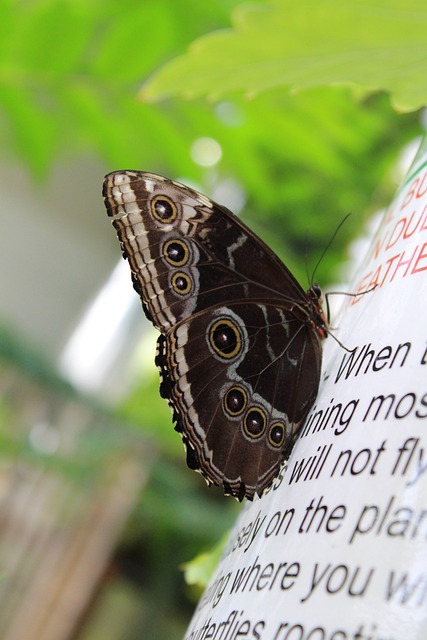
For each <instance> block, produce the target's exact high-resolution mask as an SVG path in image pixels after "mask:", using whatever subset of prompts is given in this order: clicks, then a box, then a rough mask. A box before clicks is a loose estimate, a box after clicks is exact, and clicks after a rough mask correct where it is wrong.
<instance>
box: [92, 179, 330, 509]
mask: <svg viewBox="0 0 427 640" xmlns="http://www.w3.org/2000/svg"><path fill="white" fill-rule="evenodd" d="M104 197H105V203H106V207H107V211H108V215H109V216H110V217H111V218H112V220H113V224H114V226H115V228H116V230H117V233H118V236H119V240H120V242H121V246H122V250H123V255H124V257H125V258H127V259H128V261H129V264H130V267H131V271H132V280H133V284H134V287H135V289H136V290H137V292H138V293H139V294H140V296H141V298H142V301H143V306H144V309H145V310H146V313H147V315H148V317H149V318H150V319H151V320H152V322H153V324H154V325H155V326H156V327H157V328H158V329H159V330H160V331H161V333H162V336H161V338H160V340H159V348H158V355H157V364H158V365H159V367H160V370H161V374H162V384H161V393H162V395H163V396H164V397H166V398H167V399H168V401H169V402H170V404H171V406H172V408H173V411H174V418H175V420H176V422H177V425H176V428H177V430H178V431H179V432H180V433H181V435H182V438H183V440H184V443H185V445H186V447H187V459H188V463H189V466H191V467H192V468H196V469H198V470H199V471H201V473H202V474H203V476H204V477H205V479H206V480H207V481H208V483H214V484H218V485H222V486H223V488H224V491H225V493H230V494H232V495H234V496H236V497H237V498H239V499H242V498H243V497H246V498H248V499H252V498H253V497H254V495H255V494H258V495H262V493H263V492H264V491H265V489H266V488H268V486H269V485H270V484H271V482H272V480H273V479H274V477H275V476H276V475H277V473H278V471H279V468H280V465H281V463H282V461H283V459H284V457H285V456H286V455H287V453H288V452H289V451H290V448H291V446H292V444H293V442H294V441H295V437H296V435H297V432H298V430H299V428H300V427H301V424H302V422H303V420H304V418H305V417H306V415H307V413H308V411H309V409H310V407H311V405H312V403H313V401H314V399H315V396H316V393H317V388H318V383H319V377H320V364H321V347H320V340H321V338H322V337H325V335H326V329H325V319H324V316H323V313H322V310H321V306H320V300H319V299H318V295H317V292H316V291H315V290H314V289H311V290H310V292H309V293H308V294H306V293H305V292H304V291H303V290H302V288H301V287H300V285H299V284H298V282H297V281H296V280H295V278H294V277H293V276H292V274H291V273H290V272H289V270H288V269H287V268H286V267H285V266H284V265H283V264H282V263H281V262H280V260H279V259H278V258H277V256H276V255H275V254H274V253H273V252H272V251H271V250H270V249H269V248H268V247H267V246H266V245H265V244H264V243H263V242H262V241H261V240H260V239H259V238H257V237H256V236H255V235H254V234H253V233H252V232H251V231H250V230H249V229H248V228H247V227H245V226H244V225H243V224H242V223H241V222H240V221H239V220H238V219H237V218H236V217H235V216H234V215H233V214H232V213H231V212H230V211H228V210H227V209H225V208H224V207H221V206H220V205H218V204H216V203H214V202H213V201H211V200H209V199H208V198H206V197H205V196H202V195H201V194H199V193H197V192H196V191H194V190H192V189H190V188H188V187H185V186H183V185H180V184H179V183H176V182H173V181H171V180H168V179H166V178H163V177H161V176H156V175H155V174H151V173H143V172H138V171H121V172H114V173H111V174H109V175H107V176H106V178H105V181H104Z"/></svg>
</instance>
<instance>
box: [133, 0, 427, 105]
mask: <svg viewBox="0 0 427 640" xmlns="http://www.w3.org/2000/svg"><path fill="white" fill-rule="evenodd" d="M233 25H234V26H233V28H232V29H224V30H220V31H214V32H212V33H210V34H208V35H206V36H203V37H201V38H199V39H197V40H196V41H195V42H193V44H192V45H191V46H190V48H189V49H188V52H187V53H186V54H184V55H182V56H179V57H177V58H175V59H173V60H172V61H171V62H169V63H168V64H166V65H165V66H164V67H163V68H161V69H160V70H159V71H158V72H157V73H156V74H154V75H153V76H152V77H151V79H150V80H148V81H147V83H146V84H145V85H144V86H143V89H142V91H141V94H140V96H141V98H142V99H143V100H145V101H154V100H158V99H161V98H166V97H170V96H181V97H185V98H194V97H196V96H209V97H214V98H217V97H218V96H222V95H224V94H230V93H232V92H236V91H238V92H243V93H246V94H256V93H259V92H262V91H266V90H269V89H273V88H277V87H286V88H287V89H289V90H290V91H298V90H301V89H309V88H313V87H319V86H322V85H348V86H353V87H355V88H357V90H358V92H359V93H367V92H373V91H380V90H384V91H388V92H390V95H391V100H392V103H393V105H394V107H395V108H396V109H398V110H401V111H411V110H415V109H418V108H420V107H422V106H423V105H425V104H426V102H427V82H426V71H427V38H426V32H427V7H426V4H425V2H424V0H409V1H408V2H406V3H405V4H404V6H403V4H402V2H401V1H400V0H375V1H374V0H371V1H369V0H358V1H354V2H342V1H341V0H300V2H295V1H294V0H272V2H271V3H269V4H254V5H248V4H245V5H241V6H239V7H238V8H237V9H236V10H235V12H234V14H233Z"/></svg>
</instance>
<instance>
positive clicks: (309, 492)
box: [185, 154, 427, 640]
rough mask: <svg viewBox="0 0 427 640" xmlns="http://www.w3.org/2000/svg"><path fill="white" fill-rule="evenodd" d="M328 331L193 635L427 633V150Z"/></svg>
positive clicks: (196, 639) (329, 639) (202, 638)
mask: <svg viewBox="0 0 427 640" xmlns="http://www.w3.org/2000/svg"><path fill="white" fill-rule="evenodd" d="M373 285H377V288H376V289H375V290H374V291H372V292H371V293H368V294H366V295H363V296H360V297H358V298H348V299H347V302H346V304H345V308H344V310H343V312H342V314H341V315H340V317H339V318H337V319H335V320H334V321H333V327H335V330H334V333H335V335H336V336H337V338H338V339H339V340H340V341H341V342H342V344H344V345H345V346H346V347H348V348H350V349H354V351H352V352H347V351H345V350H344V349H343V348H342V347H340V346H339V344H337V343H336V342H335V341H334V340H333V338H331V337H329V338H328V339H327V340H326V341H325V343H324V360H323V368H322V382H321V387H320V391H319V394H318V398H317V400H316V404H315V405H314V406H313V408H312V410H311V413H310V415H309V416H308V419H307V421H306V424H305V427H304V429H303V430H302V432H301V434H300V437H299V439H298V441H297V443H296V445H295V448H294V450H293V452H292V454H291V457H290V458H289V460H288V462H287V464H286V465H285V466H284V467H283V469H282V473H281V475H280V477H279V478H278V479H277V481H276V482H275V484H274V486H273V488H272V489H271V491H270V492H269V493H268V494H266V495H265V496H264V497H263V498H262V499H255V500H254V502H253V503H247V504H246V506H245V508H244V509H243V510H242V512H241V514H240V516H239V518H238V521H237V523H236V525H235V527H234V529H233V531H232V532H231V535H230V537H229V540H228V544H227V546H226V549H225V551H224V554H223V557H222V559H221V561H220V563H219V566H218V568H217V571H216V573H215V575H214V576H213V578H212V580H211V582H210V584H209V586H208V588H207V589H206V591H205V593H204V595H203V597H202V598H201V600H200V602H199V605H198V607H197V610H196V612H195V614H194V617H193V620H192V622H191V625H190V627H189V629H188V631H187V634H186V636H185V639H186V640H208V639H212V640H243V639H262V640H426V638H427V544H426V540H427V435H426V432H427V156H426V155H424V156H423V155H422V154H421V156H419V157H418V158H417V160H416V164H415V165H414V166H413V167H412V169H411V171H410V175H409V177H408V179H407V180H406V182H405V183H404V185H403V187H402V188H401V190H400V191H399V193H398V194H397V196H396V198H395V200H394V202H393V203H392V205H391V207H390V208H389V210H388V211H387V213H386V215H385V217H384V220H383V222H382V224H381V226H380V228H379V230H378V232H377V233H376V235H375V237H374V239H373V242H372V245H371V247H370V250H369V252H368V254H367V256H366V258H365V260H364V262H363V264H362V266H361V268H360V270H359V273H358V279H357V281H356V283H355V284H353V286H352V287H350V289H349V290H351V291H365V290H367V289H370V288H371V287H372V286H373Z"/></svg>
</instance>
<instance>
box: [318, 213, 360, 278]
mask: <svg viewBox="0 0 427 640" xmlns="http://www.w3.org/2000/svg"><path fill="white" fill-rule="evenodd" d="M350 216H351V213H348V214H347V215H346V216H345V217H344V218H343V219H342V220H341V222H340V223H339V225H338V226H337V228H336V229H335V231H334V233H333V234H332V236H331V238H330V239H329V241H328V244H327V245H326V246H325V248H324V249H323V251H322V253H321V255H320V258H319V259H318V261H317V263H316V266H315V267H314V270H313V273H312V274H311V283H310V284H311V285H313V283H314V277H315V275H316V271H317V269H318V268H319V265H320V263H321V262H322V260H323V258H324V257H325V255H326V252H327V251H328V250H329V247H330V246H331V244H332V243H333V242H334V240H335V238H336V237H337V235H338V232H339V230H340V229H341V227H342V226H343V224H344V223H345V222H346V221H347V219H348V218H349V217H350Z"/></svg>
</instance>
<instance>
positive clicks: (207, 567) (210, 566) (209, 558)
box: [181, 531, 230, 587]
mask: <svg viewBox="0 0 427 640" xmlns="http://www.w3.org/2000/svg"><path fill="white" fill-rule="evenodd" d="M229 533H230V532H229V531H227V532H226V533H225V534H224V535H223V536H222V538H221V540H220V541H219V542H218V543H217V544H216V545H215V546H214V547H212V549H210V551H205V552H204V553H199V554H198V555H197V556H196V557H195V558H193V560H190V561H189V562H185V563H183V564H182V565H181V568H182V569H183V570H184V575H185V581H186V583H187V584H191V585H197V586H199V587H206V585H207V584H208V582H209V580H210V578H211V576H212V575H213V572H214V571H215V568H216V566H217V564H218V562H219V560H220V558H221V554H222V552H223V550H224V547H225V543H226V541H227V539H228V536H229Z"/></svg>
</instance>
